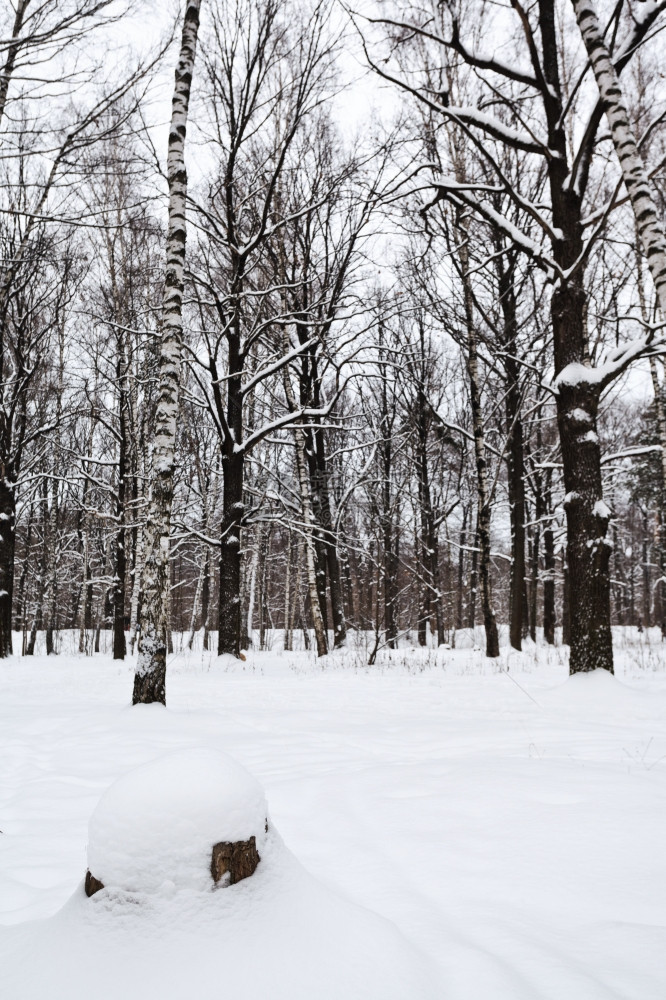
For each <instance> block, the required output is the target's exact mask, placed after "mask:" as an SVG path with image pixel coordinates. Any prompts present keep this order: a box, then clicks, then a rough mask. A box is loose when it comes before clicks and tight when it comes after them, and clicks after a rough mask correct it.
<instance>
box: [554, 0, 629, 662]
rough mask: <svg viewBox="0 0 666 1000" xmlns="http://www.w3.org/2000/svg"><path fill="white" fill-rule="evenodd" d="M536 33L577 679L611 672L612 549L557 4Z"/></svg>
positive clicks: (571, 645) (572, 658)
mask: <svg viewBox="0 0 666 1000" xmlns="http://www.w3.org/2000/svg"><path fill="white" fill-rule="evenodd" d="M539 28H540V34H541V44H542V49H543V71H544V78H545V81H546V84H547V89H546V90H545V91H544V104H545V111H546V119H547V125H548V144H549V148H550V149H551V150H553V153H554V155H553V156H551V157H550V158H549V159H548V161H547V169H548V180H549V185H550V196H551V203H552V213H553V214H552V221H553V226H554V228H555V230H556V231H557V232H558V233H559V236H558V239H556V240H554V241H553V254H554V257H555V260H556V262H557V264H558V265H559V266H560V268H561V269H562V272H564V274H567V277H566V278H563V279H561V280H560V281H559V282H558V283H557V284H556V285H555V288H554V290H553V294H552V299H551V317H552V324H553V343H554V349H555V375H556V385H557V387H558V392H557V396H556V402H557V423H558V428H559V434H560V443H561V448H562V464H563V471H564V487H565V491H566V501H565V509H566V514H567V565H568V581H569V602H568V603H569V630H570V647H571V653H570V658H569V670H570V673H572V674H574V673H578V672H581V671H588V670H594V669H595V668H597V667H601V668H603V669H605V670H609V671H610V672H611V673H612V671H613V644H612V638H611V627H610V571H609V561H610V546H609V544H608V541H607V540H606V533H607V530H608V522H609V518H610V512H609V511H608V508H606V506H605V504H604V503H603V491H602V483H601V451H600V447H599V438H598V436H597V411H598V405H599V392H600V387H599V385H598V384H597V383H596V382H595V381H594V380H592V379H590V380H589V381H586V380H585V379H584V368H585V366H586V365H588V364H589V357H588V346H587V334H586V329H585V310H586V296H585V290H584V287H583V273H582V265H581V264H580V260H581V259H582V250H583V227H582V206H581V196H580V194H579V189H578V187H577V186H575V185H572V184H570V183H569V180H570V177H569V171H570V166H569V163H568V148H567V137H566V134H565V131H564V126H563V116H562V111H563V104H562V87H561V83H560V71H559V51H558V47H559V41H560V40H559V35H558V29H557V27H556V19H555V5H554V0H539ZM572 269H573V270H572ZM569 366H572V367H569ZM581 376H583V377H582V378H581Z"/></svg>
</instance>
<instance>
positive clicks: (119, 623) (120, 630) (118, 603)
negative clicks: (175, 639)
mask: <svg viewBox="0 0 666 1000" xmlns="http://www.w3.org/2000/svg"><path fill="white" fill-rule="evenodd" d="M117 340H118V361H117V366H116V379H117V383H118V394H119V400H118V417H119V421H118V422H119V427H120V440H119V446H118V488H117V492H116V560H115V562H116V566H115V573H114V578H113V584H114V586H113V659H114V660H124V659H125V652H126V646H125V580H126V575H127V556H126V549H125V544H126V539H125V493H126V482H127V472H128V469H127V406H126V395H127V394H126V388H125V380H126V378H127V372H126V366H125V358H124V354H123V350H122V333H119V335H118V338H117Z"/></svg>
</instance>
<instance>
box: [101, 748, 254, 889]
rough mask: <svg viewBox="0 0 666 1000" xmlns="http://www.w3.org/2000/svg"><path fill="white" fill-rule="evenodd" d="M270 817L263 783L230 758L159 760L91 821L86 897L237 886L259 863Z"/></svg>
mask: <svg viewBox="0 0 666 1000" xmlns="http://www.w3.org/2000/svg"><path fill="white" fill-rule="evenodd" d="M266 814H267V807H266V799H265V797H264V793H263V791H262V789H261V787H260V786H259V784H258V783H257V782H256V781H255V780H254V778H253V777H252V776H251V775H250V774H248V772H247V771H245V769H244V768H242V767H241V766H240V764H237V763H236V762H235V761H233V760H232V759H231V758H229V757H227V756H225V755H224V754H221V753H218V752H217V751H214V750H207V749H195V750H183V751H179V752H177V753H173V754H168V755H167V756H165V757H160V758H159V759H158V760H155V761H151V762H150V763H148V764H144V765H143V766H142V767H139V768H137V769H136V770H135V771H131V772H130V773H129V774H127V775H125V776H124V777H122V778H120V779H119V780H118V781H116V783H115V784H114V785H112V786H111V788H109V789H108V791H107V792H106V793H105V794H104V795H103V796H102V798H101V800H100V802H99V804H98V806H97V808H96V809H95V812H94V813H93V815H92V817H91V819H90V827H89V842H88V871H87V872H86V878H85V885H84V889H85V893H86V895H87V896H89V897H90V896H93V895H95V893H97V892H100V891H101V890H102V889H113V890H117V891H120V892H121V893H123V892H126V893H130V894H143V893H160V892H163V891H167V892H171V891H174V890H180V889H187V890H190V889H196V890H202V891H205V890H207V889H208V890H209V889H212V888H214V887H215V886H216V885H218V886H228V885H236V884H237V883H238V882H241V881H242V880H243V879H246V878H249V877H250V876H251V875H253V874H254V872H255V871H256V869H257V866H258V864H259V862H260V860H261V854H260V851H261V850H262V849H263V848H262V845H263V844H264V842H265V838H266V835H267V833H268V821H267V819H266Z"/></svg>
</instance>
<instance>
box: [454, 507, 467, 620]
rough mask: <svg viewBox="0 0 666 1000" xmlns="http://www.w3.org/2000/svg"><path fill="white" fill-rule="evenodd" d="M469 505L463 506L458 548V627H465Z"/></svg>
mask: <svg viewBox="0 0 666 1000" xmlns="http://www.w3.org/2000/svg"><path fill="white" fill-rule="evenodd" d="M466 528H467V507H464V508H463V519H462V525H461V527H460V548H459V550H458V601H457V607H456V628H457V629H461V628H464V627H465V622H464V618H463V611H464V595H465V544H466V541H467V533H466Z"/></svg>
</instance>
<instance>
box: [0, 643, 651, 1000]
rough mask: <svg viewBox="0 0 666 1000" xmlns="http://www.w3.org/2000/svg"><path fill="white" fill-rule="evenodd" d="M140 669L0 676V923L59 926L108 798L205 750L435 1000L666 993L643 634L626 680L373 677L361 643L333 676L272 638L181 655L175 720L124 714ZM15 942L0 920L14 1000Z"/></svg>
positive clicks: (405, 665) (416, 660)
mask: <svg viewBox="0 0 666 1000" xmlns="http://www.w3.org/2000/svg"><path fill="white" fill-rule="evenodd" d="M467 645H468V647H471V642H470V643H468V644H467ZM18 646H19V644H18V643H16V647H15V648H18ZM507 668H508V670H507ZM131 679H132V663H131V662H130V661H127V662H126V663H124V664H123V663H120V664H119V663H114V662H113V661H112V660H111V659H110V658H109V657H108V656H96V657H92V658H85V657H79V656H77V655H67V654H65V653H62V654H61V655H60V656H58V657H52V658H50V659H47V658H46V657H40V656H38V657H35V658H33V659H29V658H26V659H21V658H19V657H15V658H13V659H11V660H9V661H6V662H2V663H0V829H1V830H2V834H0V923H2V924H5V925H22V930H23V931H26V932H29V931H30V928H31V927H32V926H33V925H31V924H28V923H26V922H29V921H34V920H36V919H37V918H50V917H53V916H54V915H55V914H57V913H58V911H60V910H61V908H62V907H65V911H67V912H70V914H71V907H72V905H73V902H72V897H76V906H80V904H81V899H83V901H84V904H89V903H92V902H93V900H94V899H95V897H93V900H90V901H88V900H86V899H85V897H82V895H81V894H82V890H80V884H81V880H82V877H83V875H84V874H85V870H86V865H87V860H86V844H87V838H88V820H89V818H90V816H91V814H92V812H93V810H94V809H95V806H96V805H97V803H98V801H99V800H100V797H101V796H102V794H103V793H104V791H105V790H106V789H107V788H108V787H109V786H110V785H111V783H112V782H113V781H114V780H115V779H116V778H118V777H119V776H121V775H123V774H125V773H126V772H128V771H130V770H131V769H132V768H134V767H136V766H138V765H140V764H143V763H145V762H147V761H150V760H152V759H154V758H156V757H158V756H160V755H162V754H164V753H168V752H171V751H176V750H181V749H185V748H188V747H208V748H213V749H217V750H222V751H224V752H226V753H228V754H230V755H231V756H233V757H234V758H235V759H236V760H237V761H239V762H240V763H241V764H242V765H244V766H245V767H246V768H247V769H248V770H249V771H250V772H251V774H252V775H254V776H255V777H256V778H257V779H258V780H259V782H260V783H261V785H262V786H263V788H264V790H265V792H266V797H267V800H268V808H269V810H270V817H271V823H273V824H274V825H275V828H276V830H277V831H279V834H280V835H281V837H282V839H283V840H284V843H285V844H286V847H287V848H288V849H289V851H291V852H292V853H293V855H295V857H296V858H297V859H298V861H299V862H300V863H301V864H302V865H303V866H304V867H305V868H306V869H307V870H308V871H309V872H310V873H311V875H313V876H314V877H315V879H316V880H317V881H318V882H319V883H322V884H323V887H324V888H325V889H327V890H333V895H335V894H337V895H338V896H339V895H342V896H343V897H347V899H348V900H350V901H352V902H353V903H356V904H360V906H361V907H365V908H367V909H368V910H371V911H374V912H375V913H376V914H379V915H381V916H382V917H384V918H386V919H387V920H388V921H390V922H391V923H392V924H394V925H395V927H396V928H397V930H398V932H400V934H401V935H402V937H403V938H404V939H406V941H407V942H408V943H409V944H411V945H412V946H413V948H415V949H417V950H418V952H419V953H420V954H421V955H422V956H423V965H424V969H425V968H426V967H428V966H429V964H430V962H433V963H434V965H435V966H436V975H437V977H438V979H439V985H438V987H437V995H438V996H441V997H442V1000H477V998H483V1000H546V998H548V1000H551V998H552V1000H562V998H563V997H566V998H567V1000H597V998H599V1000H602V998H603V1000H611V998H613V1000H616V998H622V1000H663V998H664V997H665V996H666V849H665V847H664V842H665V837H666V644H664V646H662V644H661V642H660V637H659V634H658V632H657V631H656V630H653V631H652V632H650V634H649V635H648V634H647V633H644V634H643V635H642V636H638V635H637V634H635V633H630V632H629V631H625V632H624V633H623V634H618V636H617V671H616V677H615V678H612V677H610V676H608V675H603V676H599V675H597V674H593V675H590V676H583V677H576V678H573V679H568V677H567V666H566V660H565V656H564V653H563V651H562V649H560V648H556V649H551V650H549V649H547V648H545V647H542V646H539V647H537V648H536V649H535V648H534V647H532V648H531V649H530V650H528V651H527V652H525V653H524V654H522V655H518V654H509V653H508V651H506V650H503V653H502V659H501V661H500V665H499V666H498V665H496V664H492V663H489V661H486V660H485V659H484V657H483V655H482V653H481V652H480V651H478V650H475V649H473V648H463V649H456V650H448V649H441V650H439V651H434V650H414V649H409V648H404V649H400V650H398V651H396V652H395V653H393V654H389V653H387V652H384V653H382V654H380V656H379V658H378V663H377V664H376V665H375V666H374V667H372V668H368V667H366V666H365V655H364V652H363V650H355V649H353V648H352V649H350V650H349V651H347V652H345V653H344V654H338V653H336V654H333V655H331V656H329V657H327V658H326V660H325V661H324V663H323V664H322V663H321V662H319V663H317V662H316V661H315V659H314V657H313V656H312V655H311V654H309V653H305V652H296V653H286V654H285V653H282V652H281V651H280V649H279V643H278V641H277V639H276V640H275V642H274V650H273V651H272V652H265V653H259V652H251V653H249V654H248V660H247V662H246V663H244V664H241V663H237V664H236V663H230V662H228V661H218V660H216V659H214V658H213V659H211V658H210V656H209V655H208V654H203V653H202V652H201V651H197V652H193V653H191V654H187V653H177V654H176V655H175V656H174V657H173V659H172V661H171V662H170V664H169V671H168V679H167V698H168V702H169V707H168V709H167V710H166V711H165V710H164V709H162V708H161V707H158V706H145V707H143V706H139V707H137V708H131V707H129V704H128V702H129V697H130V693H131ZM250 881H252V880H250ZM241 885H242V883H241V884H239V886H235V887H232V889H230V890H222V891H224V892H226V891H229V892H231V891H232V890H235V889H239V888H240V886H241ZM77 893H78V896H77ZM316 898H318V897H316V894H315V896H313V897H312V899H313V900H315V899H316ZM331 898H333V896H331ZM68 900H69V902H68ZM312 905H313V906H314V905H315V902H313V904H312ZM68 907H69V910H68ZM88 912H92V911H88V910H85V909H84V910H81V911H80V914H83V917H82V919H85V914H86V913H88ZM58 919H59V918H58V917H54V920H55V921H57V920H58ZM306 923H307V922H303V921H302V926H303V927H305V925H306ZM41 926H42V933H44V927H46V928H48V927H49V926H51V925H50V924H43V925H41ZM54 926H55V924H54ZM276 930H277V928H276ZM18 931H19V927H17V926H7V927H0V996H1V997H2V998H3V1000H5V997H6V1000H14V997H13V996H12V995H11V994H8V993H7V992H6V990H3V987H2V981H3V970H5V972H6V970H7V969H8V968H9V965H8V963H10V961H11V960H10V959H9V958H8V955H9V953H10V951H11V949H12V948H13V947H14V944H15V938H16V934H17V933H18ZM75 932H76V931H75V929H74V933H75ZM396 940H397V938H396ZM137 947H138V945H137ZM294 948H295V949H297V948H298V942H294ZM188 955H190V952H189V951H188V949H187V948H185V947H184V949H183V961H184V962H186V961H187V960H188V958H187V956H188ZM109 961H110V962H112V961H113V956H112V954H110V956H109ZM260 961H261V957H260V955H257V962H260ZM14 971H15V970H14ZM147 972H149V970H147ZM13 981H14V982H16V981H17V980H16V979H14V980H13ZM220 984H221V986H220V994H219V996H220V1000H223V998H225V997H227V996H228V997H229V1000H236V997H235V996H231V994H229V993H228V992H225V991H224V989H223V985H224V976H223V975H222V973H221V974H220ZM87 995H90V996H92V995H95V992H94V988H93V989H92V992H90V993H89V994H87ZM322 995H323V994H322ZM326 995H327V996H328V995H329V994H326ZM366 995H367V996H370V995H374V994H372V990H371V989H370V988H368V989H365V988H364V987H362V986H359V992H358V994H357V996H358V1000H363V998H364V997H365V996H366ZM138 996H139V994H137V997H138ZM264 996H265V997H268V996H270V998H271V1000H273V996H281V994H280V993H279V992H277V991H276V992H274V993H273V994H264ZM317 996H318V992H317V989H316V988H313V991H312V998H313V1000H317ZM206 997H208V994H206ZM30 1000H42V995H41V994H40V995H39V996H37V995H36V996H35V997H34V998H32V997H31V998H30ZM44 1000H46V995H45V994H44ZM72 1000H79V998H78V997H73V998H72ZM129 1000H133V998H132V997H129ZM164 1000H171V998H170V997H164ZM262 1000H263V998H262ZM340 1000H355V998H354V997H353V996H351V995H348V996H346V997H344V998H343V997H340ZM405 1000H419V998H418V997H414V998H412V997H409V998H408V997H406V998H405Z"/></svg>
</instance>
